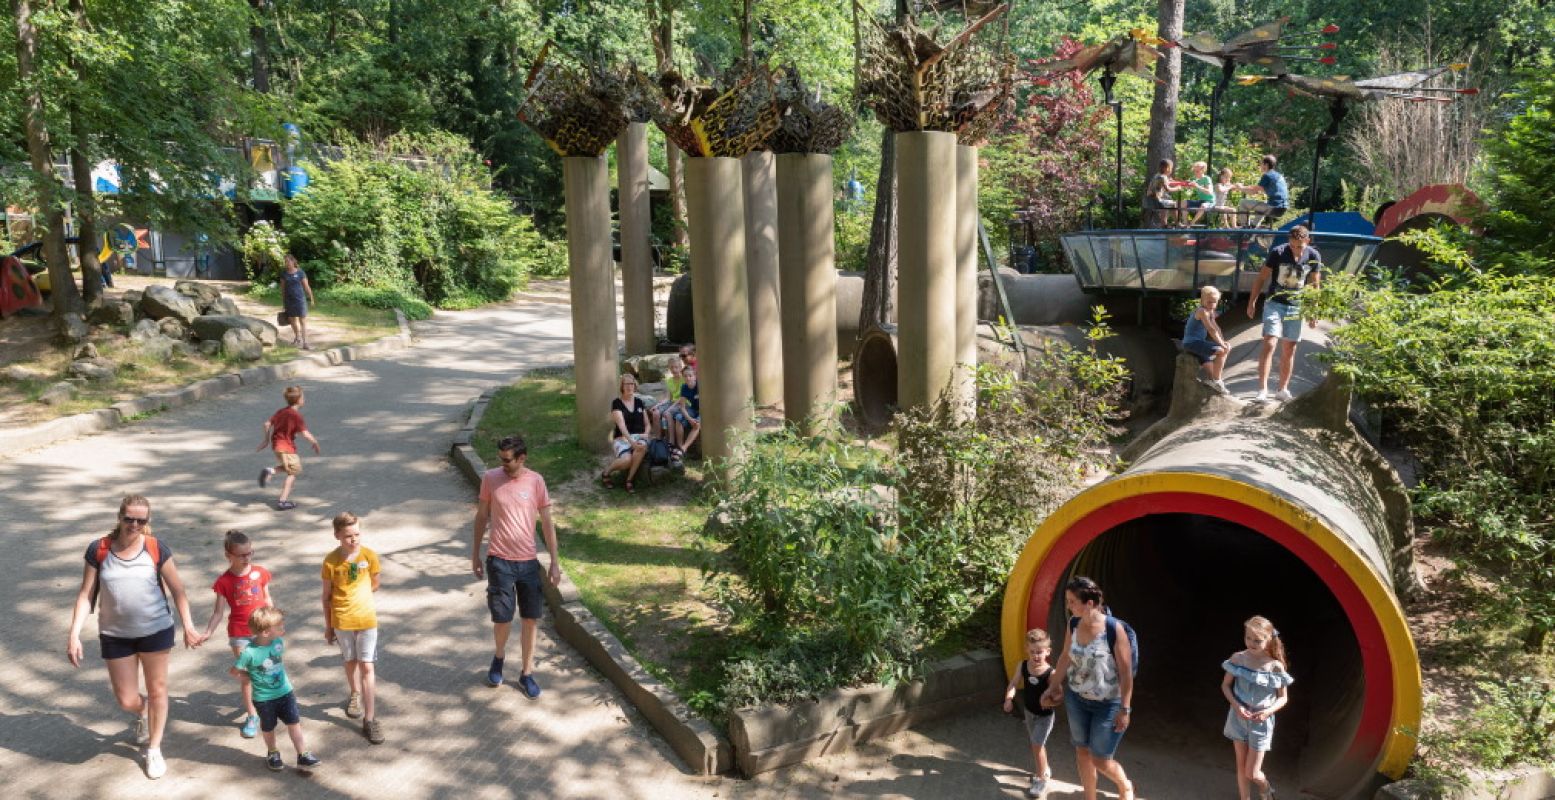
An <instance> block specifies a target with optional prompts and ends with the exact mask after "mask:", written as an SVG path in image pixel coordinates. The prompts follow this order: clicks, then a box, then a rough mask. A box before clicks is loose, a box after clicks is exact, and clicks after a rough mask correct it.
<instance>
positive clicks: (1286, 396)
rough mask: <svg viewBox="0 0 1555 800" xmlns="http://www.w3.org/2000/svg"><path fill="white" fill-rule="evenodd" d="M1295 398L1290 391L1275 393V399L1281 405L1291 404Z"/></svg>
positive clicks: (1283, 390) (1284, 390) (1282, 390)
mask: <svg viewBox="0 0 1555 800" xmlns="http://www.w3.org/2000/svg"><path fill="white" fill-rule="evenodd" d="M1295 397H1296V396H1295V395H1293V394H1291V393H1290V390H1289V389H1281V390H1279V391H1278V392H1275V393H1274V399H1276V400H1278V401H1280V402H1281V403H1287V402H1290V401H1291V400H1292V399H1294V398H1295Z"/></svg>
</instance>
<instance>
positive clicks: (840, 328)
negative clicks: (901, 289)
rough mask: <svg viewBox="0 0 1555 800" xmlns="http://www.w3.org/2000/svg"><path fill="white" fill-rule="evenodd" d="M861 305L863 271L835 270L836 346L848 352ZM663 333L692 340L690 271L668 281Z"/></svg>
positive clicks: (676, 339) (678, 339) (678, 340)
mask: <svg viewBox="0 0 1555 800" xmlns="http://www.w3.org/2000/svg"><path fill="white" fill-rule="evenodd" d="M863 306H864V273H862V272H838V273H837V350H838V351H839V352H852V351H853V348H854V346H855V345H856V344H857V343H858V339H859V329H858V318H859V314H860V313H861V311H862V310H863ZM664 319H665V325H664V327H665V336H667V337H669V340H670V341H671V342H674V343H676V344H686V343H689V342H694V341H696V338H697V337H696V326H695V325H694V324H693V323H692V314H691V273H689V272H688V273H686V274H684V275H681V276H680V277H678V278H676V279H675V282H674V283H672V284H670V296H669V302H668V304H667V306H666V308H665V311H664Z"/></svg>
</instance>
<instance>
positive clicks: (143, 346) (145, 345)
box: [125, 333, 179, 368]
mask: <svg viewBox="0 0 1555 800" xmlns="http://www.w3.org/2000/svg"><path fill="white" fill-rule="evenodd" d="M133 341H134V342H135V345H136V346H137V347H139V348H140V351H141V352H142V353H145V354H146V355H147V356H150V357H151V358H152V359H154V360H157V361H165V360H167V358H168V356H171V355H172V354H173V346H174V345H176V344H178V343H179V342H178V340H176V339H170V338H168V337H166V336H163V335H162V334H160V333H151V334H146V335H144V336H141V337H139V338H136V339H134V340H133ZM125 367H126V368H128V367H129V365H128V364H126V365H125Z"/></svg>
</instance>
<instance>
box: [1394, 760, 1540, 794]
mask: <svg viewBox="0 0 1555 800" xmlns="http://www.w3.org/2000/svg"><path fill="white" fill-rule="evenodd" d="M1471 780H1473V783H1470V784H1469V785H1466V786H1450V787H1445V788H1439V789H1438V788H1433V787H1431V786H1429V785H1427V784H1426V783H1425V782H1424V781H1418V780H1407V781H1399V782H1397V783H1390V784H1388V785H1387V786H1384V787H1382V788H1381V789H1378V790H1377V794H1376V795H1375V796H1373V798H1372V800H1544V799H1545V798H1547V797H1555V774H1551V773H1550V772H1549V771H1547V770H1544V769H1540V768H1539V767H1517V768H1513V769H1511V770H1502V771H1499V772H1494V773H1486V774H1481V775H1477V776H1474V777H1473V778H1472V779H1471Z"/></svg>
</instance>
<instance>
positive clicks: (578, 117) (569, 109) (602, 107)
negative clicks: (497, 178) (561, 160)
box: [518, 42, 629, 157]
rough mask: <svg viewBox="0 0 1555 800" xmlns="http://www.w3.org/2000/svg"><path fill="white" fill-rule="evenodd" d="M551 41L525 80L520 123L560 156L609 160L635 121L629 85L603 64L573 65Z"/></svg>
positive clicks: (541, 52)
mask: <svg viewBox="0 0 1555 800" xmlns="http://www.w3.org/2000/svg"><path fill="white" fill-rule="evenodd" d="M558 54H559V50H558V49H557V48H555V47H553V45H552V43H551V42H546V43H545V46H544V47H541V48H540V54H539V55H538V56H536V57H535V63H534V66H532V67H531V68H530V69H529V76H528V78H527V79H526V80H525V81H524V98H523V100H522V101H521V102H520V103H519V106H518V118H519V120H521V121H522V122H523V123H524V124H526V125H528V126H529V127H531V128H533V129H534V131H535V133H538V134H539V135H540V138H541V139H544V140H545V143H546V144H548V145H550V146H551V149H552V150H555V151H556V153H557V155H560V156H563V157H568V156H587V157H595V156H600V155H603V154H604V152H605V150H606V149H607V148H609V147H610V145H611V144H612V143H614V142H615V140H616V137H617V136H619V135H620V134H621V130H622V129H623V128H625V127H626V124H627V122H628V121H629V117H628V112H627V87H626V82H625V81H623V80H622V79H621V78H620V77H619V76H617V75H615V74H612V73H611V72H609V71H607V70H605V69H604V68H603V67H600V66H599V65H597V64H567V63H564V62H563V61H562V60H561V59H559V58H558V57H557V56H558Z"/></svg>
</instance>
